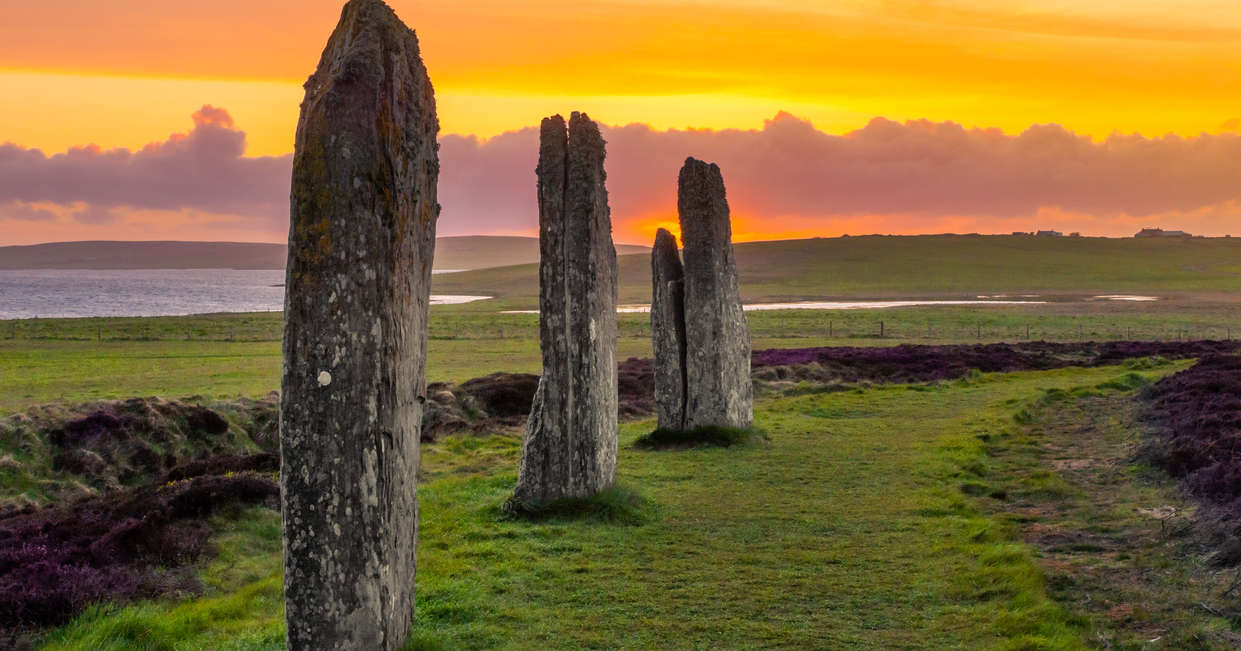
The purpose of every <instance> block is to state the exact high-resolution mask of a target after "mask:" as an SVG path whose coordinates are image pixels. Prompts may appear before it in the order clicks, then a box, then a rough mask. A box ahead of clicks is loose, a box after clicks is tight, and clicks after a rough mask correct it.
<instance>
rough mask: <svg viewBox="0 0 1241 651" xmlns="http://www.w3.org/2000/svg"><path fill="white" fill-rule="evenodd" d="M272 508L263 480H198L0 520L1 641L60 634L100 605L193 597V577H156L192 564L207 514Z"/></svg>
mask: <svg viewBox="0 0 1241 651" xmlns="http://www.w3.org/2000/svg"><path fill="white" fill-rule="evenodd" d="M278 498H279V487H278V486H277V485H276V483H275V482H274V481H272V480H271V479H270V478H268V477H265V476H261V475H257V474H240V475H233V476H229V477H219V476H211V477H197V478H194V479H189V480H186V481H181V482H176V483H170V484H165V485H155V486H149V487H146V488H141V489H131V490H122V491H115V492H112V493H109V494H107V495H105V496H102V497H93V498H87V499H85V500H82V501H80V502H78V503H76V504H73V505H71V506H66V507H58V508H47V509H42V510H39V511H35V512H33V513H27V514H22V515H16V516H11V517H7V518H3V519H0V632H7V633H10V634H11V633H12V632H13V631H15V630H17V629H30V628H38V627H44V626H54V625H58V624H62V623H64V622H66V621H68V620H69V619H70V618H72V617H73V616H74V615H75V614H77V613H78V612H80V611H81V610H82V609H83V608H85V607H86V606H87V605H89V604H91V603H94V602H98V601H119V600H125V599H131V598H135V597H148V596H155V595H159V594H165V593H171V592H177V591H183V590H186V589H187V588H188V589H192V588H194V587H195V584H194V581H193V573H192V572H189V571H186V572H181V573H175V572H173V573H170V572H166V571H161V572H156V571H154V570H155V568H156V567H160V568H179V567H183V566H185V565H187V564H189V563H192V562H193V561H195V560H197V559H198V558H199V557H200V556H201V555H202V554H203V553H204V551H205V549H206V545H207V539H208V537H209V536H210V534H211V528H210V527H209V526H208V525H207V524H206V522H204V521H203V518H205V517H206V516H207V515H209V514H211V513H212V512H213V511H215V510H217V509H219V508H221V507H222V506H225V505H229V504H255V503H266V504H269V505H272V506H276V505H277V503H278Z"/></svg>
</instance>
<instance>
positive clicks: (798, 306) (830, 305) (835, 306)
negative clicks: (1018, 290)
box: [504, 300, 1047, 314]
mask: <svg viewBox="0 0 1241 651" xmlns="http://www.w3.org/2000/svg"><path fill="white" fill-rule="evenodd" d="M1046 303H1047V301H933V300H927V301H799V302H796V303H752V304H750V305H745V306H743V309H745V311H746V312H759V311H764V310H877V309H887V308H893V307H917V306H919V305H1044V304H1046ZM616 311H617V312H619V313H621V314H639V313H645V312H650V311H651V306H650V305H621V306H618V307H617V308H616ZM538 313H539V311H538V310H507V311H505V312H504V314H538Z"/></svg>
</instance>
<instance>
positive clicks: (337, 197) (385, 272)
mask: <svg viewBox="0 0 1241 651" xmlns="http://www.w3.org/2000/svg"><path fill="white" fill-rule="evenodd" d="M305 87H306V98H305V100H304V101H303V103H302V112H301V118H300V120H299V122H298V126H297V140H296V147H295V150H294V161H293V185H292V197H291V202H292V206H291V212H292V214H291V220H292V223H291V225H290V230H289V263H288V271H287V280H286V292H285V333H284V373H283V375H284V377H283V391H282V395H281V403H280V409H281V427H280V437H281V455H282V468H281V470H282V472H281V484H282V491H281V492H282V496H283V497H282V499H283V515H284V568H285V572H284V586H285V600H286V618H287V621H288V633H287V641H288V647H289V648H290V649H399V648H401V646H402V645H403V644H404V642H405V639H406V636H407V635H408V632H409V628H410V623H411V618H412V616H413V590H414V571H415V561H416V557H415V546H416V543H417V537H418V524H417V523H418V504H417V487H416V474H417V469H418V437H419V426H420V422H421V418H422V403H423V402H424V401H425V396H424V391H425V388H424V384H425V369H426V367H425V360H426V332H427V329H426V326H427V306H428V302H429V291H430V286H431V263H432V256H433V255H434V247H435V222H436V219H437V218H438V216H439V205H438V204H437V203H436V179H437V176H438V172H439V162H438V156H437V153H436V149H437V145H436V133H437V132H438V130H439V124H438V122H437V120H436V116H435V97H434V92H433V90H432V88H431V82H430V80H429V79H428V78H427V72H426V69H425V68H424V67H423V64H422V61H421V59H420V58H419V53H418V41H417V39H416V38H415V36H414V32H413V31H412V30H410V29H409V28H408V27H406V26H405V25H404V24H403V23H402V22H401V21H400V19H398V18H397V16H396V14H394V13H393V12H392V10H391V9H389V8H388V6H387V5H385V4H384V3H383V2H381V1H380V0H351V1H350V2H349V3H347V4H346V5H345V7H344V11H343V12H342V13H341V18H340V23H339V24H338V25H337V27H336V30H335V31H334V32H333V33H332V36H331V38H330V39H329V41H328V43H327V47H326V49H325V50H324V52H323V57H322V59H321V60H320V62H319V67H318V70H316V72H315V73H314V75H312V76H311V77H310V79H309V80H308V81H307V82H306V86H305Z"/></svg>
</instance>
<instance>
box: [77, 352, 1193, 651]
mask: <svg viewBox="0 0 1241 651" xmlns="http://www.w3.org/2000/svg"><path fill="white" fill-rule="evenodd" d="M1179 366H1180V365H1176V366H1164V367H1161V368H1158V369H1155V370H1150V371H1145V372H1144V373H1146V374H1148V375H1151V376H1157V375H1162V374H1164V373H1167V372H1170V371H1171V370H1174V369H1175V368H1177V367H1179ZM1128 372H1131V371H1130V369H1127V368H1123V367H1109V368H1100V369H1090V370H1082V369H1065V370H1059V371H1049V372H1039V373H1021V374H1008V375H990V376H982V377H975V378H971V379H969V380H965V381H958V382H952V383H946V384H941V385H935V386H929V387H922V386H917V387H907V386H892V387H877V388H868V389H864V390H856V391H848V392H839V393H824V394H810V395H802V396H797V397H783V398H776V399H769V400H765V401H763V402H762V403H761V404H760V406H759V410H758V422H759V424H760V425H761V426H762V427H763V428H765V429H766V431H767V432H768V434H769V435H770V436H771V439H772V440H771V442H770V443H767V444H760V445H754V446H748V447H745V448H738V449H729V450H719V449H717V450H693V451H686V452H642V451H637V450H635V449H633V448H630V447H628V443H629V442H630V441H632V440H633V439H634V438H636V437H637V436H639V435H641V434H643V433H645V432H646V431H647V430H648V429H649V427H650V426H651V424H650V423H649V422H641V423H631V424H628V425H626V426H625V427H624V428H623V431H622V452H621V477H622V483H623V484H624V485H625V486H627V487H629V488H632V489H635V490H637V491H638V492H639V493H641V494H642V495H643V496H645V498H647V500H648V501H649V503H650V505H649V507H648V511H649V513H648V520H647V522H646V523H645V524H643V525H640V526H628V525H624V524H607V523H588V522H573V523H570V522H544V523H537V524H534V523H527V522H512V521H506V520H503V519H501V518H500V517H499V512H498V507H499V505H500V503H501V502H502V501H503V500H504V499H505V498H506V497H507V495H508V493H509V491H510V490H511V487H512V483H513V479H514V472H513V468H514V465H515V461H516V452H517V442H516V441H515V440H514V439H513V438H511V437H506V436H496V437H487V438H453V439H449V440H448V441H446V442H443V443H440V444H437V445H433V446H427V447H426V449H425V454H424V476H425V477H426V480H427V481H426V483H424V484H423V486H422V487H421V488H420V492H421V502H422V532H421V539H420V541H419V587H418V590H419V592H418V597H417V599H418V615H417V624H416V631H415V633H416V640H415V643H414V644H413V645H412V646H414V647H415V648H486V647H495V648H613V647H618V646H619V647H630V648H652V647H654V648H763V647H777V646H778V647H782V648H841V647H849V648H888V649H890V648H951V647H967V648H997V647H1000V648H1004V647H1013V648H1040V647H1054V648H1073V647H1077V646H1080V645H1081V641H1082V639H1083V634H1084V631H1085V626H1084V620H1083V619H1082V618H1080V617H1075V616H1072V615H1070V614H1068V613H1066V612H1065V611H1063V610H1062V609H1061V607H1060V606H1058V605H1057V604H1056V603H1054V602H1053V601H1051V600H1050V599H1049V597H1048V596H1047V591H1046V588H1045V586H1044V581H1043V578H1042V577H1043V574H1042V572H1041V571H1040V570H1039V569H1038V566H1037V564H1036V562H1035V560H1034V550H1033V548H1031V547H1029V546H1027V545H1025V544H1024V543H1020V542H1014V540H1013V538H1012V537H1011V533H1008V532H1010V531H1011V529H1010V528H1008V527H1007V526H1006V525H1005V524H1004V523H1003V522H1002V521H1001V520H1000V519H997V518H996V517H994V516H992V515H985V514H983V513H982V512H980V511H979V510H978V509H977V508H976V507H975V504H974V501H973V498H971V497H969V496H968V495H967V494H966V493H970V492H971V491H972V490H973V488H972V487H974V486H978V485H981V483H980V482H979V481H978V479H979V478H980V477H984V476H986V474H987V464H988V463H990V461H989V460H988V458H987V457H986V456H985V454H984V450H983V442H982V440H981V439H980V438H979V437H989V436H994V435H996V434H998V433H1000V432H1005V431H1008V430H1009V429H1010V428H1012V427H1013V426H1014V425H1013V423H1014V420H1013V416H1014V414H1015V413H1017V412H1018V411H1020V410H1021V409H1022V408H1023V406H1025V405H1028V404H1030V403H1031V401H1033V400H1036V399H1038V398H1039V397H1040V396H1042V395H1043V393H1044V392H1045V390H1047V389H1052V388H1062V389H1069V388H1072V387H1079V386H1083V385H1086V386H1093V385H1095V384H1102V383H1105V382H1108V381H1112V380H1116V379H1117V378H1120V377H1122V376H1124V375H1125V374H1126V373H1128ZM256 517H260V516H256ZM262 517H270V516H262ZM237 544H241V543H237ZM245 544H247V545H248V546H249V549H250V551H249V552H248V555H249V558H250V561H249V562H250V563H251V564H252V565H253V566H254V567H255V570H254V572H253V573H252V576H255V577H257V576H269V575H270V572H276V571H278V570H279V539H278V537H276V536H274V535H272V534H270V533H269V535H268V537H267V538H266V539H264V540H261V541H258V542H256V541H254V540H250V541H249V542H246V543H245ZM226 551H227V550H226ZM213 571H217V570H213ZM217 583H219V582H217ZM227 583H228V582H224V583H220V584H219V588H218V590H217V591H216V592H213V593H211V594H209V596H208V598H204V599H199V600H198V601H196V602H190V603H188V604H183V605H180V606H177V605H173V604H148V605H143V606H133V607H129V608H125V609H122V610H120V611H119V612H117V611H108V610H106V609H104V610H99V611H95V612H93V613H89V614H88V615H86V616H85V617H84V618H83V619H81V620H80V621H79V622H77V623H76V624H75V625H73V626H71V627H69V628H67V629H65V630H62V631H61V632H60V633H59V634H57V635H56V636H55V639H56V640H58V641H59V642H60V643H62V644H63V646H61V647H60V648H126V645H127V644H133V643H136V642H137V641H138V640H139V639H143V640H146V641H147V642H148V647H150V648H206V647H210V646H212V644H213V642H212V641H213V640H214V641H215V642H217V643H218V641H219V638H218V637H215V636H214V634H212V631H213V630H219V629H228V630H230V631H234V632H243V631H244V632H245V636H246V639H248V640H251V641H253V644H243V645H242V647H245V648H254V647H275V646H278V645H279V640H280V638H281V636H280V626H281V624H280V621H279V607H278V603H277V602H276V601H273V600H270V599H268V600H262V601H260V602H255V601H254V600H253V590H254V586H255V585H256V584H255V583H254V582H249V583H247V582H245V581H238V582H234V583H233V584H231V585H226V584H227ZM212 585H215V583H213V584H212ZM247 590H249V591H250V592H246V591H247ZM233 599H236V600H242V599H247V600H248V601H246V602H245V603H246V604H247V605H246V606H245V607H231V606H230V605H229V604H230V603H231V602H230V600H233ZM211 600H214V601H211ZM208 602H210V603H208ZM255 603H258V604H259V606H254V604H255ZM208 605H210V606H211V607H212V608H214V609H215V610H212V611H211V612H212V613H213V614H211V615H210V617H209V618H208V619H209V620H210V623H209V624H201V623H200V624H199V625H195V626H180V625H177V624H176V622H178V621H180V620H179V619H178V618H186V617H198V618H202V617H207V615H204V614H203V611H204V610H206V609H207V606H208ZM137 632H141V635H138V633H137ZM151 640H155V642H150V641H151ZM161 644H162V645H163V646H161Z"/></svg>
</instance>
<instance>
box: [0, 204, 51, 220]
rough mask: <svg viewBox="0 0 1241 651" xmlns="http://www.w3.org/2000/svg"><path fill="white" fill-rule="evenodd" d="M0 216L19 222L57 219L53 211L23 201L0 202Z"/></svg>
mask: <svg viewBox="0 0 1241 651" xmlns="http://www.w3.org/2000/svg"><path fill="white" fill-rule="evenodd" d="M0 216H2V217H4V218H7V219H12V220H15V221H19V222H51V221H56V219H57V215H56V213H55V212H54V211H52V210H48V209H47V208H41V207H39V206H37V205H35V204H30V203H26V202H24V201H10V202H8V203H7V204H0Z"/></svg>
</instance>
